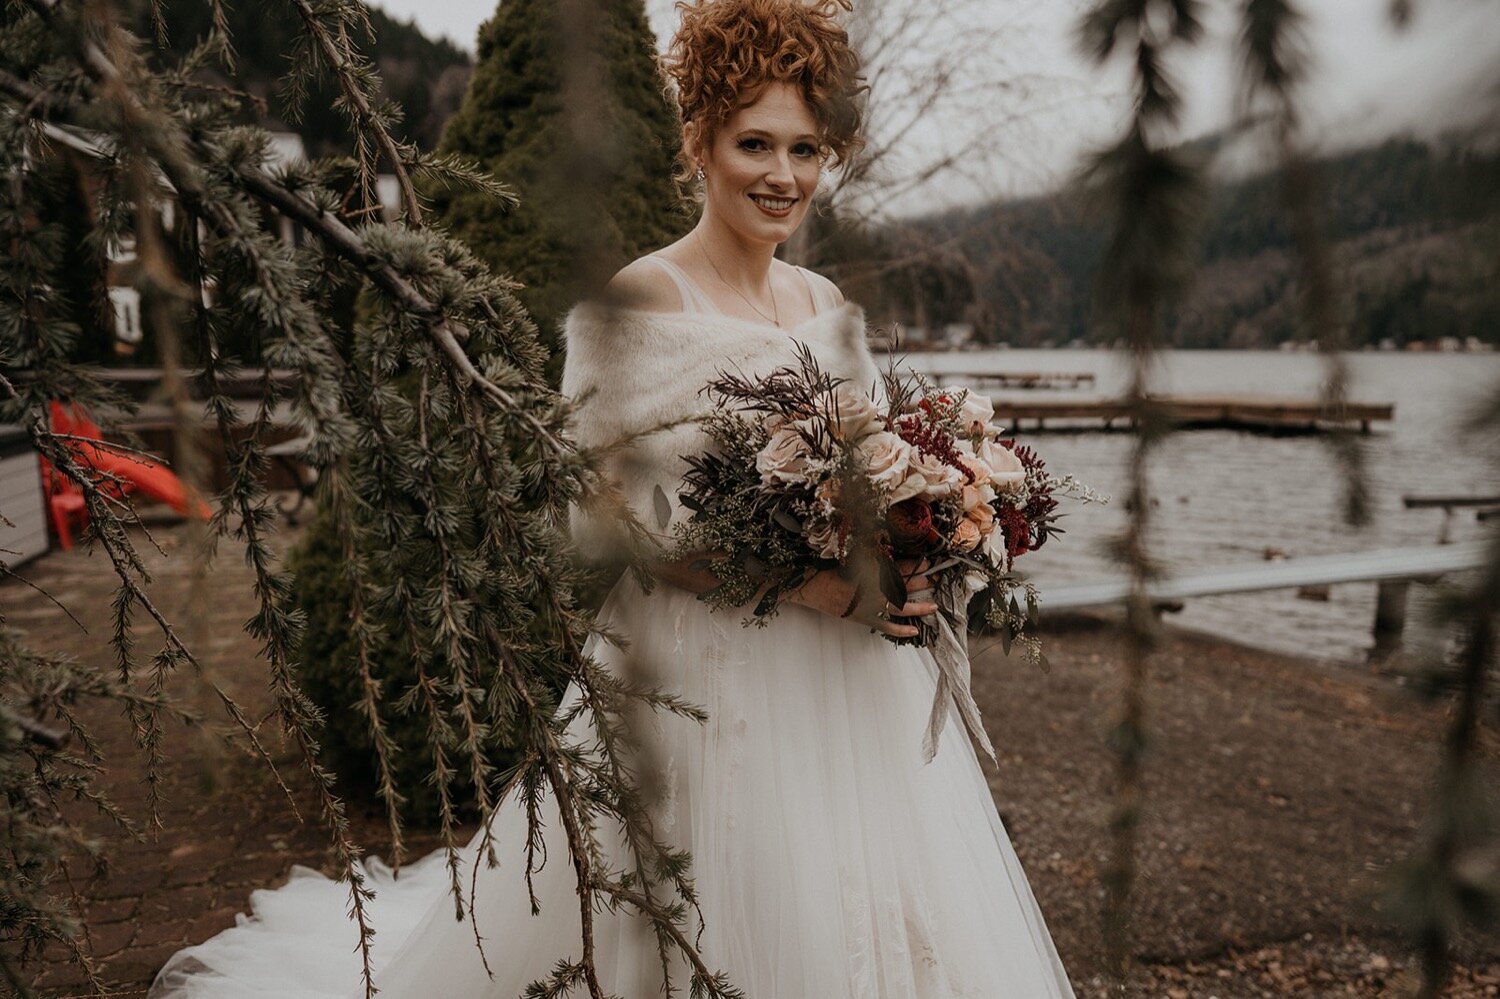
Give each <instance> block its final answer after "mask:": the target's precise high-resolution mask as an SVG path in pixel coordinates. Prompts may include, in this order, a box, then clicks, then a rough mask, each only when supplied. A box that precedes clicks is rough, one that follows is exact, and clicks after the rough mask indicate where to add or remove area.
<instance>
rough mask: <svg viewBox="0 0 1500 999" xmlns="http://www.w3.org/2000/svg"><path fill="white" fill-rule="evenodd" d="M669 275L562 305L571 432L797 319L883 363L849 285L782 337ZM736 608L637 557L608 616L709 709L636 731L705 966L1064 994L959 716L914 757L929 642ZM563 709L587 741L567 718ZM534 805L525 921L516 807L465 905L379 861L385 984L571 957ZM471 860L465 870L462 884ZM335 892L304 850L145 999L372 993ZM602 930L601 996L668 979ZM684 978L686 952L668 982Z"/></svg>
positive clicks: (823, 982) (676, 467)
mask: <svg viewBox="0 0 1500 999" xmlns="http://www.w3.org/2000/svg"><path fill="white" fill-rule="evenodd" d="M674 279H676V280H678V281H679V283H680V287H681V289H682V292H683V301H684V310H685V312H684V314H683V315H681V316H675V315H673V316H669V315H665V314H654V313H631V312H625V313H620V312H615V313H610V315H609V316H608V317H607V319H604V318H601V319H598V320H597V321H591V320H590V318H589V314H588V313H587V312H586V307H580V309H579V310H575V312H574V315H573V316H570V320H569V358H568V365H569V372H568V375H566V376H565V381H564V389H565V391H569V392H570V394H575V392H576V390H578V389H580V388H585V387H587V388H593V389H596V390H597V389H600V387H601V386H603V385H605V383H606V382H607V390H606V391H596V392H595V393H594V395H593V397H592V398H591V401H590V402H589V403H588V405H587V406H585V407H584V409H583V410H582V411H581V416H580V423H579V435H580V437H581V438H582V437H589V436H591V437H593V438H595V439H599V440H602V439H606V438H608V437H610V436H611V434H612V433H613V431H614V430H615V429H619V428H626V429H628V428H629V427H630V426H631V425H632V424H635V423H639V422H640V421H642V420H646V421H652V420H655V419H656V417H657V416H659V415H660V414H661V412H662V411H663V410H670V409H672V408H673V406H674V405H680V406H689V405H693V404H695V403H694V402H693V401H692V400H696V404H701V402H702V400H701V397H698V396H697V395H696V389H697V387H698V386H700V385H701V384H702V383H703V381H704V380H706V375H707V374H708V373H710V372H711V371H712V370H713V369H714V368H715V367H717V366H719V365H722V364H726V363H727V364H733V365H736V366H738V367H739V368H740V369H741V370H755V369H757V368H758V369H760V370H762V371H764V370H769V367H774V366H775V365H776V364H779V363H785V360H786V359H787V357H788V356H789V355H788V354H787V352H786V348H787V346H788V345H789V344H790V343H791V342H793V340H794V339H795V340H801V341H802V342H804V343H807V344H809V345H810V346H812V347H814V348H815V351H816V352H817V353H819V356H820V360H822V361H823V362H824V363H825V366H827V367H832V368H833V369H835V370H838V369H839V368H840V366H842V368H843V370H845V371H847V372H849V373H850V374H851V376H866V375H868V373H869V372H870V371H872V370H873V367H872V365H871V362H870V360H869V357H868V352H867V350H866V348H865V347H864V342H863V316H862V314H861V313H860V312H859V310H858V309H857V308H855V307H853V306H847V305H846V306H843V307H839V308H835V307H834V305H833V303H831V302H827V301H822V302H818V297H819V296H818V294H817V293H816V292H814V301H815V302H817V303H818V305H819V311H818V313H817V315H815V316H814V317H813V318H812V319H811V320H809V321H808V322H806V323H804V324H803V325H802V326H800V327H797V328H796V329H795V330H793V331H790V334H789V333H788V332H786V331H782V330H779V329H775V328H773V327H769V326H761V325H760V324H754V323H748V322H744V321H740V320H735V319H730V318H727V317H723V316H719V315H710V314H708V313H707V311H706V310H708V309H711V306H708V305H707V300H706V296H702V293H701V291H699V290H698V289H696V288H694V287H692V286H691V285H690V284H687V283H684V282H686V278H685V276H684V275H681V274H674ZM668 373H669V374H668ZM667 378H670V379H672V380H673V381H674V382H675V383H676V384H675V385H674V384H673V383H671V382H666V381H664V379H667ZM591 383H592V384H591ZM653 393H655V394H654V395H653ZM577 394H580V395H581V394H583V393H581V392H579V393H577ZM673 400H676V401H675V402H673ZM674 433H676V434H677V435H678V436H677V437H676V438H675V439H674V438H673V437H672V435H671V434H667V435H662V436H665V437H666V438H667V440H666V441H654V442H652V443H650V444H646V443H645V442H643V448H642V450H643V453H644V457H642V458H641V460H640V461H638V462H637V463H636V465H635V466H634V469H633V472H631V473H629V474H631V475H632V476H633V481H630V482H628V483H627V490H628V492H629V493H630V494H631V495H632V496H633V498H634V499H635V500H636V502H637V504H638V508H639V509H641V510H643V511H649V510H650V509H651V506H650V500H649V499H648V498H647V497H648V495H649V494H651V493H654V491H655V490H654V485H655V484H656V483H654V482H652V481H651V480H652V479H653V478H657V479H658V480H660V479H663V478H665V479H668V480H670V479H671V477H672V476H673V475H676V474H678V473H680V468H681V466H680V458H678V457H677V456H679V455H681V454H685V453H692V451H693V450H694V449H695V448H697V449H701V447H702V442H701V440H696V439H695V438H694V437H693V435H694V434H695V433H696V431H695V430H691V429H688V430H679V431H674ZM653 449H654V450H653ZM670 484H671V483H670V481H668V485H670ZM665 492H666V493H667V494H668V495H675V490H672V489H670V488H668V489H666V490H665ZM679 515H680V511H677V510H675V509H674V511H673V517H674V518H675V517H677V516H679ZM742 617H743V615H742V614H732V613H716V612H712V611H711V610H710V609H709V608H708V607H707V606H706V605H705V604H703V603H702V602H700V601H698V600H697V599H696V598H694V597H693V596H692V595H690V594H688V593H686V592H683V591H681V590H677V589H674V588H672V587H669V586H661V587H658V588H657V589H655V590H654V591H653V592H652V593H650V594H649V595H648V594H645V593H643V592H642V591H641V590H640V588H639V586H638V585H637V584H636V583H635V582H634V581H633V580H632V579H630V578H629V577H628V576H627V577H626V579H624V580H623V581H622V582H620V583H619V584H618V586H617V587H616V588H615V590H614V592H613V593H612V594H611V595H610V597H609V599H608V600H607V601H606V603H605V606H604V608H603V611H602V618H603V620H604V622H605V623H607V624H608V625H609V627H610V628H611V629H613V630H614V631H616V632H618V633H620V634H623V635H626V636H628V637H629V638H630V640H631V645H630V650H631V655H632V657H633V658H634V659H635V660H637V661H640V662H646V663H650V664H652V667H653V668H654V669H655V670H656V671H657V673H658V680H659V682H662V683H664V685H665V686H667V687H668V688H670V689H672V690H673V691H674V692H676V693H678V694H680V695H681V696H682V697H684V698H686V699H687V700H689V701H691V702H693V703H695V704H697V705H699V706H701V707H702V708H704V709H705V710H706V711H707V714H708V721H707V722H706V723H702V724H700V723H698V722H694V721H690V720H686V719H682V718H678V717H675V716H668V715H660V714H658V715H654V716H652V718H653V720H652V721H651V722H650V724H649V725H648V726H647V728H648V729H649V731H648V732H647V733H645V734H646V736H647V739H646V741H647V743H648V745H649V746H650V747H651V749H652V751H653V754H654V758H655V759H656V761H657V762H658V765H659V777H660V781H661V800H660V804H659V807H658V816H659V818H658V823H659V825H658V833H659V834H660V835H662V836H663V837H665V838H667V839H669V840H671V841H672V842H674V843H675V844H677V845H680V846H683V847H686V848H687V849H689V850H690V851H691V853H692V857H693V877H694V880H695V883H696V886H697V889H698V893H699V896H700V900H701V905H702V911H703V924H702V936H701V938H699V951H700V953H701V954H702V955H703V956H704V958H705V959H706V961H707V963H708V965H709V967H710V968H713V969H715V970H719V971H722V972H724V973H725V975H726V976H727V977H728V980H729V981H730V982H731V983H732V984H733V985H734V986H736V987H738V988H739V989H740V990H742V991H743V993H744V995H745V996H746V997H747V999H959V997H964V999H1051V997H1063V996H1072V995H1073V992H1072V989H1071V988H1070V986H1069V983H1068V978H1067V975H1066V973H1065V971H1064V969H1063V967H1062V964H1061V962H1060V961H1059V959H1058V956H1057V952H1056V950H1055V949H1054V947H1053V945H1052V940H1051V938H1050V936H1049V935H1048V932H1047V928H1046V926H1045V924H1044V923H1043V920H1042V916H1041V913H1040V912H1039V910H1038V908H1037V904H1036V901H1035V899H1034V898H1033V896H1032V893H1031V890H1030V887H1029V886H1028V884H1027V882H1026V877H1025V874H1024V873H1023V872H1022V870H1021V867H1020V865H1019V864H1018V862H1017V860H1016V855H1015V852H1014V850H1013V849H1012V848H1011V845H1010V842H1009V840H1008V839H1007V837H1006V833H1005V830H1004V828H1003V827H1002V826H1001V823H1000V818H999V816H998V815H997V814H996V811H995V806H994V803H993V801H992V800H991V798H990V791H989V788H988V786H987V784H986V782H985V779H984V777H983V775H982V774H981V772H980V768H979V764H978V761H977V758H976V755H975V751H974V749H973V747H972V746H971V744H970V742H969V740H968V738H967V735H966V734H965V732H964V730H963V726H962V724H960V723H959V721H958V719H957V716H956V714H955V715H952V716H950V718H949V721H948V724H947V726H946V728H945V730H944V732H943V736H942V739H941V741H940V744H939V748H938V752H937V755H936V758H935V759H933V760H932V762H930V763H923V761H922V752H921V740H922V735H923V732H924V729H925V728H926V724H927V719H928V713H929V710H930V708H931V705H932V701H933V695H934V689H935V667H934V666H933V663H932V659H931V657H930V656H929V655H927V654H926V653H925V652H922V651H920V650H917V649H913V648H910V647H899V646H895V645H892V644H890V643H888V642H886V641H885V640H883V639H882V638H880V637H878V636H875V635H873V634H871V633H870V632H869V630H868V629H866V628H864V627H861V626H859V625H855V624H852V623H850V622H846V621H840V620H837V619H835V618H831V617H828V616H825V615H821V614H817V613H815V612H813V611H810V610H807V609H804V608H800V607H789V608H787V609H785V610H783V611H782V612H781V614H780V615H779V616H778V617H777V618H775V619H774V620H773V621H772V622H771V623H770V624H769V625H768V626H767V627H763V628H761V627H744V626H742V623H741V618H742ZM592 652H593V654H594V655H595V656H596V657H597V658H598V659H599V660H600V661H602V662H604V663H605V664H607V665H609V666H611V667H612V668H615V669H623V668H625V664H624V654H623V653H622V652H621V651H620V650H619V649H617V648H615V647H614V646H612V645H609V644H607V643H604V642H602V641H598V640H596V641H595V643H594V645H593V648H592ZM575 728H577V734H578V735H579V736H580V738H582V737H583V734H584V732H585V731H586V730H585V729H584V728H583V727H582V720H580V721H579V722H577V723H575ZM1000 741H1003V736H1002V739H1001V740H1000ZM547 819H548V822H547V829H546V847H547V851H546V852H547V856H548V858H549V859H548V861H547V863H546V864H545V866H544V867H543V868H542V870H541V871H540V872H539V873H538V874H537V875H536V877H535V890H536V893H537V895H538V897H539V899H540V902H541V913H540V915H536V916H533V915H532V914H531V912H530V907H529V903H528V896H527V891H526V886H525V883H524V880H523V876H524V870H525V859H524V855H523V847H524V843H525V839H526V818H525V814H524V812H523V810H522V809H521V808H520V807H518V806H516V805H515V804H514V803H507V804H505V805H502V806H501V807H500V809H499V810H498V812H497V814H496V816H495V818H494V821H493V825H492V827H491V828H492V830H493V832H494V839H495V841H496V843H497V844H498V845H497V849H498V851H499V856H500V865H499V867H497V868H490V867H488V866H486V865H484V864H483V863H481V866H480V870H479V872H478V878H477V893H476V896H475V897H476V905H475V911H474V914H473V918H474V921H475V922H474V923H473V924H471V923H470V922H469V921H468V920H467V919H465V920H463V921H460V920H457V919H456V918H455V912H454V904H453V901H452V899H451V898H450V897H448V895H447V885H448V877H447V871H446V869H445V867H444V858H443V856H442V854H441V853H438V854H434V855H431V856H429V857H427V858H425V859H423V860H422V861H419V862H418V863H416V864H413V865H410V866H407V867H405V868H403V869H402V871H401V874H400V876H399V877H397V878H392V877H391V875H390V872H389V870H388V869H387V868H385V867H384V866H383V865H381V864H380V863H379V862H378V861H371V862H370V863H369V865H368V872H369V874H370V882H371V884H372V885H373V887H374V888H375V890H376V892H377V897H376V898H375V900H374V902H373V903H372V904H371V906H370V918H371V919H372V921H373V923H374V925H375V927H376V930H377V935H376V937H375V939H374V949H375V964H376V974H375V984H376V986H377V987H378V988H379V990H380V994H381V995H382V996H383V997H387V999H396V997H401V999H407V997H410V999H418V997H420V999H428V997H442V999H448V997H452V999H514V997H518V996H520V995H521V993H522V991H523V990H524V989H525V987H526V986H527V985H528V984H529V983H530V982H532V981H533V980H536V979H539V978H542V977H544V976H546V975H547V974H548V973H549V972H550V971H551V969H552V968H553V967H554V965H556V963H557V962H558V961H559V960H560V959H564V958H567V959H574V960H576V959H577V958H578V956H579V953H580V950H581V943H580V941H581V936H580V930H579V912H578V899H577V895H576V889H575V882H574V872H573V868H572V866H571V865H570V863H569V861H568V856H567V846H566V842H565V840H564V838H563V835H562V833H561V830H560V828H559V823H558V821H557V816H556V814H555V812H551V813H550V814H548V815H547ZM477 839H478V837H476V844H471V846H470V848H469V849H467V850H465V851H464V862H465V864H466V865H468V864H470V863H472V861H473V858H474V852H475V847H476V846H477ZM622 856H623V855H622ZM468 875H469V872H468V870H467V867H466V870H465V873H464V879H463V880H464V883H465V884H466V885H467V884H468ZM347 897H348V893H347V886H345V885H342V884H339V883H336V882H332V881H329V880H328V879H326V878H324V877H322V876H321V875H319V874H317V873H316V872H312V871H309V870H306V869H303V868H299V869H296V870H295V871H294V872H293V875H292V878H291V880H290V881H289V883H288V884H286V885H285V886H283V887H280V888H277V889H274V890H261V891H257V892H255V893H253V894H252V895H251V898H250V907H251V914H250V915H249V916H242V917H240V923H239V925H238V926H236V927H233V928H231V929H229V930H226V931H225V932H223V933H221V934H219V935H218V936H216V937H214V938H213V939H211V940H209V941H207V942H206V943H203V944H200V945H198V946H196V947H191V948H188V949H187V950H184V951H182V952H180V953H178V954H177V955H175V956H174V957H173V958H172V959H171V960H170V961H169V962H168V964H167V966H166V967H165V968H164V969H163V970H162V972H161V974H160V975H159V976H158V979H157V981H156V984H155V985H154V986H153V989H152V991H151V997H152V999H169V997H172V999H176V997H190V996H192V997H196V996H214V997H230V999H233V997H250V996H256V997H271V996H275V997H277V999H298V997H308V999H311V997H335V996H336V997H341V999H344V997H353V996H356V995H362V994H363V992H362V987H361V983H360V970H359V968H360V964H359V958H358V955H357V952H356V941H357V935H356V933H355V930H354V928H353V926H352V925H351V924H350V922H349V920H348V917H347V916H346V914H345V909H346V906H347ZM691 928H692V929H693V930H694V931H696V930H697V929H698V926H697V925H696V923H695V924H694V925H693V926H692V927H691ZM476 929H477V932H478V934H479V936H481V937H482V939H483V941H484V958H485V959H487V962H488V966H489V971H486V968H485V960H482V959H481V956H480V952H479V950H478V948H477V947H476V944H475V935H476ZM595 941H596V946H597V957H598V966H599V970H600V973H601V976H602V981H603V984H604V987H605V989H606V990H607V991H608V992H609V993H610V994H612V995H618V996H620V997H622V999H647V997H655V996H659V995H662V991H661V985H662V982H661V979H662V974H661V968H660V963H659V959H658V955H657V950H656V943H655V939H654V937H653V935H652V934H651V933H650V931H649V929H648V928H647V926H646V925H645V923H644V921H642V920H641V919H640V918H639V917H638V916H635V915H634V914H632V913H630V912H628V911H626V910H622V911H620V912H609V911H601V910H600V909H598V907H596V916H595ZM687 983H688V977H687V975H686V973H685V971H683V970H682V969H681V967H680V965H679V967H678V968H677V970H676V972H675V974H674V984H676V985H677V986H679V987H680V988H681V989H682V991H681V993H680V994H682V995H686V991H687V990H686V986H687ZM574 994H575V995H584V994H586V992H585V991H584V990H582V989H580V990H578V991H577V992H575V993H574Z"/></svg>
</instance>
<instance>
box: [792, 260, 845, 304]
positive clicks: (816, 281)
mask: <svg viewBox="0 0 1500 999" xmlns="http://www.w3.org/2000/svg"><path fill="white" fill-rule="evenodd" d="M801 270H802V273H804V274H806V275H807V279H808V280H809V281H811V282H812V283H813V285H814V286H815V287H816V288H818V289H819V290H820V291H822V292H823V293H824V294H825V295H828V296H829V297H830V298H831V299H832V300H833V302H834V304H836V305H843V304H844V293H843V292H842V291H840V290H839V286H838V285H836V284H834V283H833V282H832V281H830V280H828V279H827V278H826V277H824V276H823V275H821V274H819V273H818V272H817V271H814V270H810V269H808V268H806V267H803V268H801Z"/></svg>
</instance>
